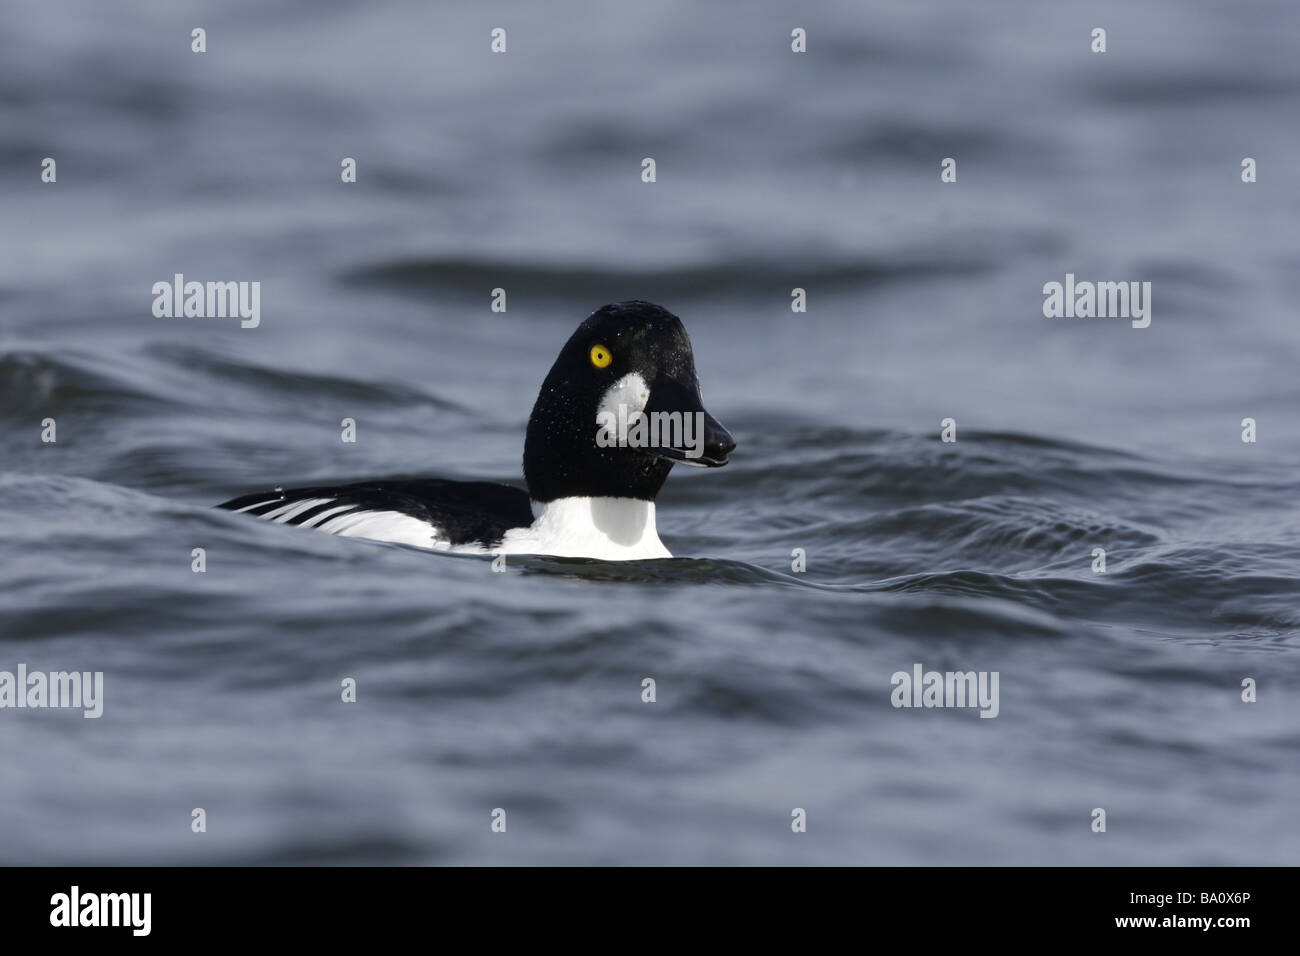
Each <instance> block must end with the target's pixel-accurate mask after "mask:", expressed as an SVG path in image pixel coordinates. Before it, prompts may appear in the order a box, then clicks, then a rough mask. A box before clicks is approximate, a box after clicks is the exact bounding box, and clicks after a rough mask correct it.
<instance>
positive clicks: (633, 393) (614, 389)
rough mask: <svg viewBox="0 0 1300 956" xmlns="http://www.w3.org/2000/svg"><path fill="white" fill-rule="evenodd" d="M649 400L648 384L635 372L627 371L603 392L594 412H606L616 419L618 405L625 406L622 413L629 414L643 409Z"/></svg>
mask: <svg viewBox="0 0 1300 956" xmlns="http://www.w3.org/2000/svg"><path fill="white" fill-rule="evenodd" d="M649 401H650V386H649V385H647V384H646V383H645V379H643V378H642V377H641V376H640V375H638V374H637V373H636V372H628V373H627V374H626V375H624V376H623V377H622V378H620V379H619V380H618V381H617V382H615V383H614V384H613V385H611V386H610V387H609V389H608V390H607V391H606V392H605V395H604V397H602V398H601V400H600V407H599V408H597V409H596V414H598V415H599V414H600V413H602V412H606V413H609V414H611V415H613V416H614V418H615V419H616V420H617V418H618V408H619V406H620V405H623V406H625V407H626V409H627V410H626V411H625V412H624V413H623V414H624V415H625V416H629V415H631V414H632V413H633V412H642V411H645V407H646V403H647V402H649Z"/></svg>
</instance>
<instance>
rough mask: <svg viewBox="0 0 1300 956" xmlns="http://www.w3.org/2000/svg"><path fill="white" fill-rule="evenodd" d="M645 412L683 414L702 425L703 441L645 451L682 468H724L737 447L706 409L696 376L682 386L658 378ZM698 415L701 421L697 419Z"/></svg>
mask: <svg viewBox="0 0 1300 956" xmlns="http://www.w3.org/2000/svg"><path fill="white" fill-rule="evenodd" d="M645 411H646V414H647V415H653V414H654V413H669V414H672V413H680V414H681V416H682V418H683V419H685V418H686V417H687V416H691V418H692V419H693V420H695V421H702V422H703V426H704V427H703V429H702V432H703V435H702V440H700V439H699V438H697V440H696V441H695V442H692V443H690V446H689V447H675V446H665V445H659V446H656V447H653V448H648V449H646V450H647V451H651V452H654V453H655V454H656V455H659V456H660V457H662V458H667V459H669V460H670V461H676V462H681V463H682V464H683V465H699V466H700V467H702V468H721V467H722V466H723V465H725V464H726V463H727V456H728V455H730V454H731V452H732V451H733V450H734V449H735V447H736V442H735V439H733V438H732V437H731V433H730V432H728V431H727V430H726V429H725V428H723V427H722V425H721V424H720V423H719V422H718V420H717V419H716V418H714V417H713V416H712V415H710V414H709V413H708V412H706V411H705V410H704V403H703V401H701V400H700V384H699V382H698V381H697V380H696V379H695V377H694V376H693V375H692V376H691V381H690V382H689V383H682V382H679V381H677V380H676V379H672V378H668V377H661V378H660V379H658V380H657V381H656V382H655V383H654V385H652V386H651V388H650V401H649V403H648V404H647V405H646V408H645ZM697 415H698V416H702V418H696V416H697Z"/></svg>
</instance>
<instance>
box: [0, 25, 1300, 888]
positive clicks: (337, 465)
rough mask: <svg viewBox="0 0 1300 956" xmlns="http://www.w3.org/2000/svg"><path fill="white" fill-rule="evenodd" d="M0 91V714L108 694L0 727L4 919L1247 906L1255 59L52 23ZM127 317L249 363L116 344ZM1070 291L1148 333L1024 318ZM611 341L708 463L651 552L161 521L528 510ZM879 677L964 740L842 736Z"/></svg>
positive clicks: (1275, 214) (1255, 627)
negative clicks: (1210, 880) (117, 881)
mask: <svg viewBox="0 0 1300 956" xmlns="http://www.w3.org/2000/svg"><path fill="white" fill-rule="evenodd" d="M194 27H203V28H204V29H205V30H206V35H207V52H205V53H202V54H199V53H194V52H192V51H191V48H190V45H191V30H192V29H193V28H194ZM495 27H503V28H505V29H506V31H507V50H506V52H505V53H504V54H494V53H492V52H491V51H490V42H491V31H492V29H493V28H495ZM796 27H802V28H804V29H805V30H806V31H807V52H806V53H794V52H792V50H791V31H792V30H793V29H794V28H796ZM1094 27H1103V28H1105V29H1106V31H1107V51H1106V52H1105V53H1104V54H1101V53H1093V52H1091V50H1090V45H1091V39H1090V36H1091V32H1092V30H1093V28H1094ZM0 50H3V56H0V671H14V670H15V669H16V668H17V667H18V665H19V664H25V665H26V667H27V668H28V669H29V670H32V671H35V670H44V671H53V670H79V671H91V672H94V671H102V672H103V674H104V700H103V706H104V710H103V716H102V717H100V718H99V719H83V718H82V716H81V713H80V711H72V710H55V709H46V710H39V709H22V710H18V709H0V862H3V863H9V864H14V863H39V864H53V863H87V864H111V863H167V864H173V863H178V864H190V863H303V862H307V863H315V862H320V863H450V864H483V863H512V862H513V863H530V864H532V863H561V864H576V863H601V864H605V863H609V864H623V863H691V864H694V863H724V864H747V863H801V864H804V863H813V864H827V863H829V864H846V863H867V864H877V863H883V864H1036V863H1051V864H1055V863H1070V864H1106V863H1114V864H1257V863H1266V864H1294V863H1296V862H1297V858H1298V853H1300V828H1297V826H1296V821H1295V812H1296V807H1297V802H1298V801H1300V762H1298V758H1300V730H1298V726H1300V697H1298V693H1300V512H1298V510H1297V503H1298V502H1300V468H1298V466H1300V376H1298V375H1297V363H1298V362H1300V315H1298V313H1297V305H1296V303H1297V301H1298V298H1300V227H1298V226H1297V222H1298V221H1300V199H1298V198H1297V197H1298V196H1300V185H1298V182H1297V179H1296V168H1295V163H1296V157H1297V156H1300V135H1298V127H1300V124H1298V123H1297V118H1298V117H1300V13H1298V12H1297V9H1296V7H1295V5H1294V4H1293V3H1290V2H1283V0H1278V2H1233V3H1184V2H1174V0H1164V2H1150V3H1143V4H1131V3H1124V2H1103V3H1096V2H1088V3H1082V2H1078V3H1053V4H1044V3H1040V2H1031V0H1023V2H1007V3H999V4H971V3H969V2H966V0H942V2H925V3H910V2H891V3H872V4H866V3H861V2H848V0H842V2H831V3H824V4H816V5H811V6H808V5H798V4H787V3H778V2H775V0H764V2H754V3H746V4H744V5H741V4H700V3H694V2H686V0H670V2H662V3H654V4H598V5H593V4H588V3H580V2H557V3H547V4H544V5H543V4H536V3H526V2H514V0H509V2H500V3H493V4H459V3H415V2H399V0H382V2H370V3H366V4H345V3H320V2H310V3H309V2H307V0H294V2H287V3H277V4H264V3H260V2H252V0H239V2H222V3H219V4H218V3H200V4H194V5H183V4H171V3H165V2H162V0H154V2H145V0H122V2H115V3H112V4H108V3H97V2H89V0H86V2H62V0H50V2H45V3H42V4H26V5H21V6H20V5H12V6H11V7H10V8H8V9H7V10H6V12H5V14H4V15H3V17H0ZM46 157H50V158H53V159H55V160H56V164H57V180H56V182H54V183H44V182H42V181H41V164H42V160H43V159H45V158H46ZM344 157H351V158H353V159H355V160H356V163H357V182H356V183H349V184H345V183H343V182H341V177H340V164H341V162H342V160H343V159H344ZM646 157H652V158H654V159H655V161H656V181H655V182H654V183H645V182H643V181H642V178H641V172H642V160H643V159H644V158H646ZM1247 157H1249V158H1252V159H1254V160H1255V162H1256V166H1257V176H1258V181H1257V182H1254V183H1244V182H1243V181H1242V175H1241V173H1242V166H1241V164H1242V160H1243V159H1244V158H1247ZM945 158H953V159H955V160H956V162H957V167H956V169H957V179H956V182H951V183H944V182H941V181H940V163H941V161H942V160H943V159H945ZM176 273H182V274H184V275H185V276H186V278H187V279H194V280H199V281H207V280H237V281H258V282H260V283H261V315H260V319H261V321H260V325H259V326H258V327H257V328H248V329H245V328H241V327H240V324H239V322H238V321H237V320H232V319H177V318H157V317H155V316H154V315H153V312H152V303H153V295H152V294H151V291H150V290H151V287H152V286H153V284H154V283H156V282H159V281H170V280H171V279H172V277H173V276H174V275H175V274H176ZM1067 273H1071V274H1074V275H1075V276H1076V277H1078V279H1079V280H1091V281H1103V280H1105V281H1130V280H1132V281H1148V282H1151V283H1152V298H1151V306H1152V309H1151V319H1152V321H1151V324H1150V326H1149V327H1147V328H1145V329H1136V328H1133V327H1132V326H1131V324H1130V322H1129V321H1127V320H1116V319H1066V318H1062V319H1049V318H1045V317H1044V315H1043V298H1044V297H1043V292H1042V288H1043V285H1044V284H1045V283H1048V282H1052V281H1058V282H1061V281H1064V279H1065V276H1066V274H1067ZM796 287H797V288H802V289H804V290H806V295H807V311H806V312H804V313H796V312H793V311H792V309H791V301H792V300H791V290H792V289H794V288H796ZM495 288H502V289H505V290H506V293H507V303H508V305H507V310H506V311H505V312H493V311H492V310H491V308H490V304H491V296H492V290H493V289H495ZM631 298H643V299H649V300H652V301H655V302H658V303H660V304H662V305H664V306H665V307H667V308H669V309H670V310H672V311H673V312H675V313H677V314H678V315H680V316H681V317H682V319H683V321H684V322H685V324H686V327H687V329H688V330H689V332H690V334H691V336H692V338H693V340H694V344H695V351H696V361H697V366H698V369H699V374H700V378H701V382H702V385H703V390H704V397H705V400H706V403H707V405H708V407H709V410H710V411H711V412H712V413H713V414H714V415H715V416H717V417H718V418H719V419H720V420H721V421H722V422H723V423H724V424H725V425H726V426H727V427H728V428H729V429H730V430H731V432H732V433H733V434H734V435H735V437H736V440H737V442H738V444H739V447H738V449H737V451H736V452H735V453H734V455H733V456H732V463H731V464H730V465H729V466H728V467H726V468H724V469H721V470H710V471H704V470H696V469H678V470H677V473H675V474H674V475H673V476H672V477H671V478H670V479H669V482H668V485H667V487H666V490H665V492H664V494H663V495H662V497H661V498H660V501H659V514H660V517H659V524H660V533H661V536H662V538H663V539H664V541H665V543H666V544H667V545H668V546H669V547H670V548H671V549H672V551H673V553H674V554H677V555H680V556H681V557H678V558H675V559H673V560H665V561H655V562H640V563H632V564H602V563H599V562H588V561H577V560H559V559H548V558H540V557H539V558H511V559H509V561H508V563H507V569H506V572H505V573H494V572H493V571H492V569H491V563H490V561H488V560H485V559H479V558H472V557H458V556H448V555H440V554H434V553H429V552H422V551H417V550H414V549H407V548H400V547H395V546H384V545H378V544H371V543H366V542H363V541H358V540H354V539H340V538H335V537H331V536H329V535H325V534H319V533H313V532H309V531H304V530H300V529H291V528H285V527H281V526H273V525H267V524H264V523H261V522H258V521H254V520H251V519H249V518H247V517H246V516H240V515H233V514H229V513H225V512H220V511H216V510H214V509H213V507H212V506H213V505H214V504H216V503H217V502H220V501H222V500H225V499H226V498H229V497H232V496H234V495H236V494H243V493H246V492H250V491H258V490H264V489H271V488H273V487H275V486H277V485H280V486H284V487H292V486H294V485H299V484H319V483H325V482H334V481H344V480H359V479H362V478H367V477H378V476H393V475H404V476H417V475H440V476H446V477H453V478H474V479H491V480H501V481H515V482H517V481H519V480H520V456H521V450H522V439H523V429H524V425H525V422H526V420H527V415H528V412H529V410H530V408H531V405H532V402H533V400H534V398H535V396H536V391H537V388H538V386H539V384H540V383H541V380H542V378H543V376H544V375H545V373H546V371H547V369H548V367H549V365H550V363H551V361H552V360H553V358H554V356H555V354H556V352H557V351H558V349H559V347H560V345H561V344H562V343H563V342H564V340H565V338H566V337H567V336H568V335H569V333H570V332H571V331H572V329H573V328H574V327H575V326H576V325H577V323H578V322H579V321H580V320H581V319H582V318H584V317H585V316H586V315H587V314H588V313H590V312H591V311H592V310H594V309H595V308H597V307H598V306H600V305H602V304H604V303H606V302H609V301H614V300H620V299H631ZM47 418H49V419H54V421H55V427H56V433H55V437H56V439H57V440H56V441H54V442H46V441H42V432H43V425H42V422H43V421H44V420H45V419H47ZM344 418H353V419H354V420H355V421H356V423H357V438H358V440H357V441H356V443H355V444H346V443H344V442H342V441H341V440H340V434H341V429H340V422H341V421H342V420H343V419H344ZM946 418H952V419H954V420H955V422H956V437H957V441H956V442H953V443H945V442H943V441H941V440H940V431H941V425H940V423H941V421H942V420H943V419H946ZM1246 418H1250V419H1253V420H1254V421H1255V423H1256V426H1255V427H1256V438H1257V440H1256V441H1254V442H1243V441H1242V432H1243V424H1242V422H1243V419H1246ZM195 548H203V549H204V551H205V553H206V570H205V571H204V572H203V573H196V572H194V571H193V570H192V569H191V567H192V557H191V554H192V550H193V549H195ZM1096 548H1102V549H1104V551H1105V553H1106V571H1105V573H1100V572H1098V571H1094V570H1093V567H1094V558H1093V552H1094V549H1096ZM795 549H802V552H803V554H804V555H805V560H806V569H805V570H803V571H796V570H794V569H793V567H792V564H793V563H794V561H795V558H794V557H792V554H793V552H794V551H795ZM916 664H920V665H922V666H923V667H924V668H925V669H927V670H931V669H933V670H939V671H949V670H954V671H972V670H973V671H988V672H997V673H998V674H999V675H1000V685H999V686H1000V706H999V714H998V716H997V717H996V718H993V719H981V718H980V717H978V716H977V712H976V711H974V710H971V709H897V708H895V707H893V706H892V705H891V690H892V688H891V675H893V674H894V673H895V672H897V671H900V670H901V671H908V672H910V671H911V670H912V668H913V666H914V665H916ZM346 678H352V679H354V680H355V682H356V686H357V700H356V702H355V703H344V702H343V701H342V699H341V683H342V681H344V679H346ZM645 678H653V679H654V681H655V682H656V683H655V687H656V700H655V701H654V702H653V703H647V702H644V701H643V700H642V681H643V680H644V679H645ZM1247 678H1250V679H1252V680H1253V681H1254V682H1255V684H1256V687H1257V691H1256V693H1257V700H1256V701H1255V702H1253V703H1249V702H1245V701H1243V699H1242V694H1243V685H1242V682H1243V680H1246V679H1247ZM195 808H202V809H203V810H204V811H205V814H206V832H202V833H195V832H193V831H192V828H191V820H192V811H193V810H194V809H195ZM497 808H501V809H504V810H505V811H506V815H507V821H508V823H507V829H506V832H505V833H494V832H492V828H491V823H492V814H493V811H494V810H495V809H497ZM795 808H801V809H803V810H804V811H806V816H807V832H805V833H794V832H792V826H791V824H792V811H793V810H794V809H795ZM1097 808H1100V809H1104V810H1105V811H1106V822H1107V826H1106V831H1105V832H1104V833H1099V832H1094V831H1093V828H1092V825H1093V820H1094V810H1095V809H1097Z"/></svg>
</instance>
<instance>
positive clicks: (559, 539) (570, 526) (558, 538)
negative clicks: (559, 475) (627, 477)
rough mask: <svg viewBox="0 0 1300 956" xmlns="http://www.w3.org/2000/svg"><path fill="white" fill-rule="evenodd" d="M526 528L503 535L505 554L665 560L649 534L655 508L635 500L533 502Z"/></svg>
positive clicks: (664, 550)
mask: <svg viewBox="0 0 1300 956" xmlns="http://www.w3.org/2000/svg"><path fill="white" fill-rule="evenodd" d="M533 516H534V519H535V520H534V521H533V523H532V525H531V526H530V527H528V528H516V529H514V530H512V531H508V532H507V533H506V536H505V538H503V539H502V541H501V546H500V548H499V550H500V551H501V552H503V553H506V554H553V555H555V556H557V557H562V558H598V559H600V560H602V561H635V560H638V559H641V558H671V557H672V554H671V553H669V551H668V549H667V548H665V547H664V546H663V544H662V543H661V542H660V541H659V533H658V532H657V531H656V530H655V503H654V502H653V501H638V500H637V499H635V498H557V499H556V500H555V501H548V502H545V503H542V502H537V501H534V502H533Z"/></svg>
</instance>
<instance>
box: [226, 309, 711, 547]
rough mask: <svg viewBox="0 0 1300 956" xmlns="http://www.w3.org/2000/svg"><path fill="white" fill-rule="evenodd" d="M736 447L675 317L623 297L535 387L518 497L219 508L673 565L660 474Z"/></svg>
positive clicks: (433, 542)
mask: <svg viewBox="0 0 1300 956" xmlns="http://www.w3.org/2000/svg"><path fill="white" fill-rule="evenodd" d="M637 413H640V414H639V415H638V414H637ZM638 423H640V426H638ZM735 447H736V443H735V442H734V441H733V440H732V438H731V435H730V434H728V433H727V430H726V429H725V428H723V427H722V426H721V425H720V424H718V422H717V421H716V420H715V419H714V418H713V416H712V415H710V414H709V413H708V412H706V411H705V410H704V405H703V402H702V400H701V398H700V383H699V380H698V379H697V378H696V375H695V356H694V353H693V352H692V351H691V340H690V339H689V338H688V337H687V335H686V329H685V328H684V327H683V326H682V322H681V319H679V318H677V316H675V315H673V314H672V313H671V312H669V311H667V310H666V309H663V308H660V307H659V306H657V305H653V304H651V303H649V302H618V303H614V304H612V305H607V306H605V307H604V308H602V309H599V310H597V311H596V312H594V313H592V314H591V315H590V316H589V317H588V318H587V320H586V321H585V322H583V323H582V324H581V325H580V326H578V330H577V331H576V332H574V333H573V335H572V336H571V337H570V338H569V341H568V342H566V343H565V345H564V348H563V349H561V350H560V355H559V358H557V359H556V360H555V364H554V365H552V366H551V371H550V373H549V374H547V376H546V381H544V382H543V383H542V390H541V392H540V393H539V394H538V396H537V403H536V404H535V405H534V406H533V413H532V416H531V417H530V418H529V419H528V432H527V435H526V437H525V439H524V481H525V482H526V483H527V485H528V490H527V491H524V490H523V489H521V488H515V487H512V486H510V485H504V484H497V483H494V482H484V481H447V480H444V479H441V478H427V479H419V480H412V481H363V482H359V483H357V484H353V485H339V486H333V487H324V486H322V487H315V488H296V489H291V490H288V491H280V490H279V489H277V490H276V492H275V493H273V494H269V495H268V494H265V493H263V494H255V495H245V496H243V497H242V498H235V499H234V500H233V501H227V502H225V503H224V504H222V505H219V507H221V508H226V509H228V510H231V511H238V512H243V513H245V514H251V515H256V516H257V517H259V518H265V519H266V520H268V521H277V522H280V523H281V524H292V525H300V526H302V527H304V528H315V529H317V530H319V531H328V532H330V533H331V534H339V535H346V536H350V537H357V538H369V539H372V540H375V541H394V542H399V543H402V544H409V545H416V546H418V547H423V548H432V549H435V550H439V551H461V552H472V553H495V554H547V555H556V556H560V557H579V558H600V559H604V560H635V559H639V558H670V557H672V555H671V554H670V553H669V551H668V549H667V548H665V547H664V546H663V544H662V543H660V541H659V534H658V532H657V531H656V530H655V496H656V495H658V494H659V489H660V488H661V487H663V483H664V480H665V479H666V478H667V477H668V472H669V471H670V470H671V469H672V466H673V464H674V463H675V462H682V463H683V464H693V465H703V466H706V467H710V468H718V467H721V466H722V465H725V464H726V463H727V456H728V455H729V454H731V452H732V450H733V449H734V448H735Z"/></svg>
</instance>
